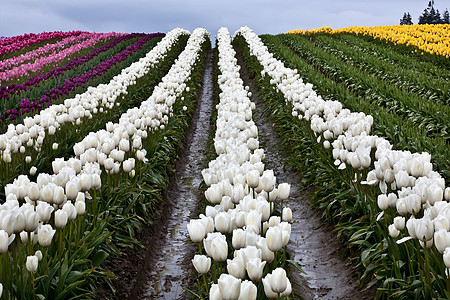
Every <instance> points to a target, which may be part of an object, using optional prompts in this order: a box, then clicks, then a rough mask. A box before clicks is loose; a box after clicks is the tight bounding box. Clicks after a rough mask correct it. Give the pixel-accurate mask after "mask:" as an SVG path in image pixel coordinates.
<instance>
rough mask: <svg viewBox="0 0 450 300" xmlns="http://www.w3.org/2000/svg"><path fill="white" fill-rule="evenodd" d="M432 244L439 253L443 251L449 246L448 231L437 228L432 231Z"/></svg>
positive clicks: (449, 234)
mask: <svg viewBox="0 0 450 300" xmlns="http://www.w3.org/2000/svg"><path fill="white" fill-rule="evenodd" d="M434 245H435V246H436V248H437V249H438V251H439V252H440V253H444V251H445V249H446V248H447V247H450V232H448V231H446V230H443V229H441V230H439V231H436V232H435V233H434Z"/></svg>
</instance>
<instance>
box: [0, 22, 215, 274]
mask: <svg viewBox="0 0 450 300" xmlns="http://www.w3.org/2000/svg"><path fill="white" fill-rule="evenodd" d="M207 38H208V33H207V32H206V30H204V29H196V30H195V31H194V32H193V34H192V35H191V36H190V38H189V40H188V42H187V46H186V48H185V50H184V51H183V52H182V53H181V54H180V56H179V58H178V60H177V61H176V63H175V64H174V65H173V66H172V67H171V69H170V71H169V72H168V74H167V75H166V76H165V77H164V78H163V80H162V82H161V83H160V84H159V85H158V87H157V88H155V89H154V91H153V94H152V95H151V96H150V97H149V98H148V99H147V100H146V101H144V102H142V104H141V106H140V107H139V108H133V109H130V110H128V111H127V112H126V113H124V114H123V115H122V116H121V118H120V121H119V123H118V124H112V123H110V124H108V125H107V129H106V130H101V131H98V132H96V133H91V134H89V135H88V136H87V137H86V138H85V139H84V140H83V141H82V142H80V143H79V144H77V145H75V146H74V151H75V153H76V154H77V157H76V158H70V159H68V160H67V161H66V160H64V159H62V158H57V159H55V160H54V161H53V162H52V167H53V172H54V174H53V175H49V174H39V175H38V177H37V182H31V181H30V180H29V178H28V177H27V176H26V175H21V176H19V177H18V178H17V179H16V180H14V182H13V183H12V184H8V185H7V186H6V187H5V194H6V199H7V200H6V202H5V203H4V204H2V205H0V253H5V252H7V251H8V246H9V244H10V243H11V242H12V241H14V239H15V235H16V234H19V233H20V238H21V240H22V242H23V243H27V242H28V239H29V238H31V241H32V242H33V244H35V243H39V245H40V246H43V247H45V246H49V245H50V244H51V242H52V239H53V236H54V235H55V232H56V231H55V230H54V229H53V228H52V225H50V224H45V223H47V222H49V220H50V219H51V217H52V213H53V216H54V218H53V220H54V225H55V227H57V228H63V227H65V226H66V225H67V223H68V221H73V220H75V218H76V217H77V215H83V214H84V213H85V209H86V204H85V196H86V195H89V194H88V193H87V192H88V191H90V190H98V189H100V188H101V186H102V184H104V183H102V182H101V177H100V175H101V173H102V168H101V166H103V167H104V169H105V170H106V171H107V173H109V174H116V173H118V172H119V170H120V166H121V163H122V167H123V170H124V171H125V172H130V173H131V176H134V170H132V169H134V164H135V162H134V158H129V159H128V160H127V161H128V162H129V163H127V161H124V160H123V157H124V156H125V152H130V155H131V154H132V151H131V150H132V149H134V150H135V153H134V155H136V156H137V158H138V159H140V160H145V149H141V148H142V141H141V139H145V138H146V137H147V135H146V134H144V132H145V133H147V131H153V130H158V129H159V128H164V124H166V123H167V121H168V116H169V115H171V114H172V105H173V104H174V103H175V100H176V99H177V98H179V97H180V95H181V93H182V92H183V91H184V90H189V87H187V86H186V84H185V81H186V80H188V79H189V76H190V73H191V69H192V66H193V64H194V63H195V62H196V60H197V59H198V57H199V54H200V50H201V47H202V44H203V43H204V42H205V40H206V39H207ZM138 118H143V119H138ZM146 118H150V122H148V123H145V120H147V119H146ZM136 120H140V121H141V122H137V121H136ZM155 122H158V126H152V124H155ZM159 123H160V124H159ZM140 124H144V125H145V126H144V127H142V126H140ZM111 127H112V128H115V129H114V130H112V131H111V132H110V131H109V130H108V129H109V128H111ZM128 134H129V135H128ZM94 139H95V141H94ZM122 139H126V141H127V143H126V144H127V145H129V144H128V141H129V140H130V141H131V140H132V141H133V142H132V148H128V149H125V150H126V151H125V150H122V149H120V148H121V145H122V144H123V143H121V142H120V141H121V140H122ZM138 140H139V141H140V142H139V143H138V142H136V141H138ZM105 145H107V146H105ZM80 147H82V150H83V151H82V153H80V151H79V149H80ZM124 147H125V146H124ZM19 200H20V201H25V203H24V204H23V205H21V206H20V204H19V203H20V202H19ZM72 201H74V204H72ZM95 205H96V204H95V202H94V204H93V205H92V206H95ZM94 209H95V207H94ZM35 262H36V259H34V258H33V257H31V258H30V266H33V267H30V268H31V269H33V270H34V269H35V268H34V266H35V264H34V263H35ZM27 267H28V259H27Z"/></svg>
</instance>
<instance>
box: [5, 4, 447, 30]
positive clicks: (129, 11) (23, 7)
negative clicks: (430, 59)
mask: <svg viewBox="0 0 450 300" xmlns="http://www.w3.org/2000/svg"><path fill="white" fill-rule="evenodd" d="M0 2H1V3H0V36H12V35H20V34H23V33H29V32H35V33H37V32H42V31H55V30H63V31H68V30H86V31H95V32H109V31H117V32H168V31H170V30H171V29H173V28H175V27H182V28H185V29H188V30H190V31H192V30H193V29H194V28H196V27H204V28H206V29H207V30H208V31H209V32H211V35H212V36H214V35H215V34H216V33H217V30H218V29H219V28H220V27H221V26H226V27H228V29H229V30H230V32H231V33H232V34H233V33H234V31H235V30H237V29H238V28H239V27H241V26H244V25H246V26H249V27H250V28H252V29H253V30H254V31H255V32H256V33H258V34H263V33H271V34H275V33H283V32H286V31H288V30H291V29H313V28H318V27H323V26H330V27H332V28H335V29H336V28H341V27H347V26H353V25H358V26H375V25H394V24H398V23H399V19H400V18H401V17H402V15H403V13H404V12H406V11H409V12H410V13H411V15H412V17H413V22H414V23H417V19H418V17H419V15H420V14H421V13H422V11H423V10H424V9H425V8H426V6H427V4H428V0H381V1H377V0H359V1H358V0H344V1H340V0H316V1H314V0H311V1H305V0H297V1H295V0H278V1H275V0H220V1H219V0H196V1H194V0H184V1H183V0H157V1H151V0H148V1H145V0H126V1H119V0H1V1H0ZM435 7H436V8H438V9H439V10H440V11H441V13H442V12H443V11H444V10H445V8H447V7H448V8H450V0H436V1H435Z"/></svg>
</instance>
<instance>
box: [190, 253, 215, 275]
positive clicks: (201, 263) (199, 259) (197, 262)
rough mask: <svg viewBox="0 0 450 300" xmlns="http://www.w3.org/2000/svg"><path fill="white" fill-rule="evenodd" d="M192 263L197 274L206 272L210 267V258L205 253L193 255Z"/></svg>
mask: <svg viewBox="0 0 450 300" xmlns="http://www.w3.org/2000/svg"><path fill="white" fill-rule="evenodd" d="M192 264H193V265H194V268H195V270H196V271H197V272H198V273H199V274H206V273H208V271H209V268H210V267H211V258H210V257H207V256H206V255H195V256H194V259H192Z"/></svg>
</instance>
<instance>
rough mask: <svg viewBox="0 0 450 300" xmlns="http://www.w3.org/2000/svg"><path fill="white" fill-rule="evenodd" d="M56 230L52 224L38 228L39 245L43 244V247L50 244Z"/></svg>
mask: <svg viewBox="0 0 450 300" xmlns="http://www.w3.org/2000/svg"><path fill="white" fill-rule="evenodd" d="M55 232H56V230H54V229H53V228H52V226H51V225H50V224H46V225H42V226H41V227H40V228H39V229H38V241H39V245H41V246H42V247H47V246H50V243H51V242H52V239H53V236H54V235H55Z"/></svg>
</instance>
